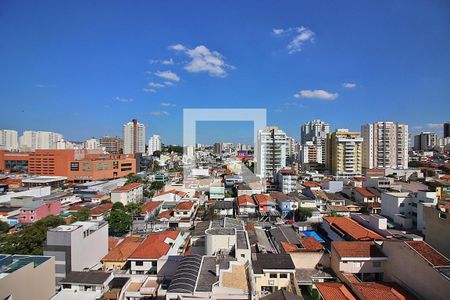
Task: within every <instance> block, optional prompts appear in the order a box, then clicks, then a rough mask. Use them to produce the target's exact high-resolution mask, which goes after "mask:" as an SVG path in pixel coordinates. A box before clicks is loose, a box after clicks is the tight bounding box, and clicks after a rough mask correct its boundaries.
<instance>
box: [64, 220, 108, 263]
mask: <svg viewBox="0 0 450 300" xmlns="http://www.w3.org/2000/svg"><path fill="white" fill-rule="evenodd" d="M107 253H108V224H106V225H104V226H103V227H101V228H99V229H98V230H96V231H95V232H92V233H91V234H90V235H88V236H87V237H83V233H82V232H81V234H77V235H74V236H72V247H71V255H72V271H83V269H84V268H91V267H93V266H94V265H96V264H98V263H99V262H100V261H101V259H102V258H103V257H104V256H105V255H106V254H107Z"/></svg>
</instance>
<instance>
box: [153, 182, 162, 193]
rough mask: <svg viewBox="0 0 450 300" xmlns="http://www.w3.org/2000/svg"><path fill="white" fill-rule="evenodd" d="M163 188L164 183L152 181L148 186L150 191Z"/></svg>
mask: <svg viewBox="0 0 450 300" xmlns="http://www.w3.org/2000/svg"><path fill="white" fill-rule="evenodd" d="M163 187H164V183H163V182H160V181H153V182H152V184H151V185H150V189H152V190H157V191H159V190H160V189H162V188H163Z"/></svg>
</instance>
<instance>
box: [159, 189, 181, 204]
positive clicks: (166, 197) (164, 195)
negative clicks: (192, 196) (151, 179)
mask: <svg viewBox="0 0 450 300" xmlns="http://www.w3.org/2000/svg"><path fill="white" fill-rule="evenodd" d="M187 198H188V194H187V193H185V192H182V191H177V190H175V189H173V190H168V191H165V192H161V193H159V194H157V195H155V196H153V198H152V201H163V202H165V201H171V202H178V201H182V200H186V199H187Z"/></svg>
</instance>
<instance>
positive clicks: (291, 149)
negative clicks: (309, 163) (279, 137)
mask: <svg viewBox="0 0 450 300" xmlns="http://www.w3.org/2000/svg"><path fill="white" fill-rule="evenodd" d="M286 141H287V147H286V159H287V160H288V162H289V163H292V162H294V161H295V157H296V156H297V151H296V149H295V148H296V147H295V146H296V143H295V139H294V138H291V137H287V139H286Z"/></svg>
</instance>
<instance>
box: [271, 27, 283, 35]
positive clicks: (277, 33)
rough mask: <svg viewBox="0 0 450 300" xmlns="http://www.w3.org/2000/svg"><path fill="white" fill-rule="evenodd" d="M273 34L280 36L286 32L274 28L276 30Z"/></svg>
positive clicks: (273, 30)
mask: <svg viewBox="0 0 450 300" xmlns="http://www.w3.org/2000/svg"><path fill="white" fill-rule="evenodd" d="M272 32H273V34H275V35H279V34H283V33H284V32H285V30H284V29H281V28H274V29H272Z"/></svg>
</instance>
